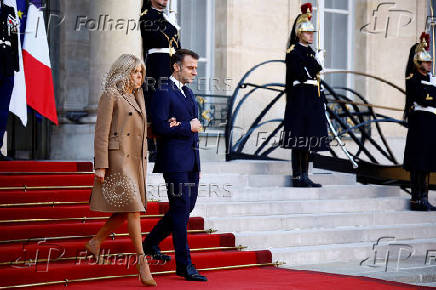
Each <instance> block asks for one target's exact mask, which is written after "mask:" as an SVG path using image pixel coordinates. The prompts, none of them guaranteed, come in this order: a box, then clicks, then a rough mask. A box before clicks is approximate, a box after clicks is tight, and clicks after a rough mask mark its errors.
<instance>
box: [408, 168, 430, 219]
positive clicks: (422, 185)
mask: <svg viewBox="0 0 436 290" xmlns="http://www.w3.org/2000/svg"><path fill="white" fill-rule="evenodd" d="M427 179H428V174H427V173H424V172H417V171H416V172H415V171H411V172H410V182H411V184H410V187H411V189H412V198H411V199H410V209H411V210H413V211H434V210H435V207H434V206H433V205H432V204H430V203H429V202H428V199H427V196H428V184H427Z"/></svg>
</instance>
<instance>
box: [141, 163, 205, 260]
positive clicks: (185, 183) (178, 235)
mask: <svg viewBox="0 0 436 290" xmlns="http://www.w3.org/2000/svg"><path fill="white" fill-rule="evenodd" d="M163 176H164V179H165V183H166V187H167V194H168V200H169V205H170V206H169V210H168V212H167V213H166V214H165V216H164V217H163V218H162V219H161V220H160V221H159V222H158V223H157V224H156V226H155V227H154V228H153V229H152V230H151V232H150V234H148V235H147V238H146V241H145V243H146V244H147V246H154V245H158V244H159V243H160V242H161V241H162V240H163V239H165V238H166V237H167V236H169V234H170V233H172V234H173V244H174V249H175V256H176V264H177V265H188V264H190V263H191V255H190V250H189V246H188V239H187V226H188V220H189V214H190V213H191V212H192V210H193V209H194V206H195V202H196V201H197V195H198V181H199V173H198V172H176V173H164V175H163Z"/></svg>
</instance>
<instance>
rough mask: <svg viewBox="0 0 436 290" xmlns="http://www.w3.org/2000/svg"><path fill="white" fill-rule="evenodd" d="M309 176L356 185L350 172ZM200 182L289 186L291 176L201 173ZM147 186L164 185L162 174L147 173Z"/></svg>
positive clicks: (354, 178)
mask: <svg viewBox="0 0 436 290" xmlns="http://www.w3.org/2000/svg"><path fill="white" fill-rule="evenodd" d="M310 178H311V179H312V180H313V181H314V182H318V183H321V184H322V185H341V184H344V185H356V177H355V176H354V175H351V174H342V173H337V174H336V173H335V174H332V173H320V174H315V173H314V174H311V175H310ZM200 183H201V184H207V185H218V186H225V185H231V186H232V187H274V186H276V187H289V186H290V185H291V177H290V175H283V174H282V175H280V174H252V175H248V174H245V173H244V174H236V173H202V174H201V178H200ZM147 186H148V187H156V186H161V187H164V186H165V181H164V179H163V176H162V174H159V173H151V174H148V175H147Z"/></svg>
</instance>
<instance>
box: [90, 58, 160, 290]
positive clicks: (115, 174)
mask: <svg viewBox="0 0 436 290" xmlns="http://www.w3.org/2000/svg"><path fill="white" fill-rule="evenodd" d="M144 77H145V66H144V64H143V62H142V61H141V60H140V59H139V58H137V57H136V56H134V55H130V54H123V55H121V56H120V57H119V58H118V59H117V60H116V61H115V63H114V64H113V65H112V67H111V70H110V71H109V73H108V75H107V77H106V82H105V85H104V91H103V94H102V95H101V97H100V101H99V104H98V111H97V122H96V125H95V139H94V150H95V182H94V188H93V190H92V194H91V197H90V208H91V210H93V211H100V212H111V213H112V215H111V217H110V218H109V219H108V221H107V222H106V223H105V225H104V226H103V227H102V228H101V229H100V230H99V231H98V233H97V234H96V235H95V236H94V237H93V238H92V239H91V240H90V241H89V242H88V243H87V244H86V246H85V247H86V248H87V250H88V251H89V252H91V253H92V254H94V255H95V257H96V259H97V261H99V262H100V263H101V261H102V260H101V257H100V256H99V254H100V245H101V243H102V242H103V241H104V240H105V239H106V237H107V236H108V235H109V234H110V233H111V232H113V231H114V230H116V229H117V228H118V227H119V226H120V225H121V224H123V223H124V221H126V220H127V222H128V229H129V236H130V238H131V240H132V242H133V245H134V247H135V251H136V254H137V256H138V259H139V262H138V263H137V268H138V270H139V272H140V278H141V281H142V283H143V284H145V285H148V286H155V285H156V282H155V281H154V280H153V278H152V276H151V272H150V269H149V267H148V264H147V260H146V259H145V256H144V251H143V248H142V236H141V220H140V212H145V209H146V201H147V199H146V196H145V192H146V189H145V185H146V183H145V178H146V175H147V158H146V153H147V142H146V137H147V128H146V127H147V125H146V124H147V121H146V120H147V118H146V113H145V103H144V97H143V94H142V89H141V85H142V83H143V82H144Z"/></svg>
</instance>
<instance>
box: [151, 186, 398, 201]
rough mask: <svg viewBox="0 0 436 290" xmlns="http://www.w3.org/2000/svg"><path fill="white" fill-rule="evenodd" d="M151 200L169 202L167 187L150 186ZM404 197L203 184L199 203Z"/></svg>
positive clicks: (368, 191) (350, 189) (394, 191)
mask: <svg viewBox="0 0 436 290" xmlns="http://www.w3.org/2000/svg"><path fill="white" fill-rule="evenodd" d="M147 189H148V190H147V197H148V198H149V199H153V200H161V201H167V200H168V196H167V191H166V189H165V188H164V186H160V187H159V188H158V187H156V186H149V187H148V188H147ZM383 196H384V197H387V196H400V189H399V187H395V186H382V185H326V186H324V187H321V188H314V187H312V188H295V187H243V188H238V187H232V186H219V185H216V186H212V185H208V184H204V183H200V186H199V191H198V199H197V202H198V203H203V202H214V201H268V202H269V201H278V200H281V201H282V200H312V199H316V200H326V199H358V198H376V197H383Z"/></svg>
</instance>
